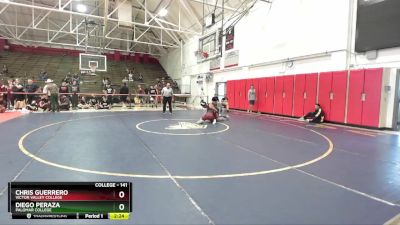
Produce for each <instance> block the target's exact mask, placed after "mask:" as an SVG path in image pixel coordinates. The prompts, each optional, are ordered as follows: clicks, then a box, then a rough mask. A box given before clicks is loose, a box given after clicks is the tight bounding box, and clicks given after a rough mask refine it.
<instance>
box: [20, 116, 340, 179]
mask: <svg viewBox="0 0 400 225" xmlns="http://www.w3.org/2000/svg"><path fill="white" fill-rule="evenodd" d="M106 116H110V115H106ZM99 117H105V116H99ZM93 118H96V117H92V118H81V119H73V120H65V121H61V122H56V123H51V124H47V125H44V126H41V127H39V128H36V129H34V130H31V131H29V132H27V133H26V134H24V135H23V136H22V137H21V138H20V139H19V141H18V147H19V149H20V150H21V151H22V152H23V153H24V154H25V155H27V156H29V157H31V158H33V159H35V160H36V161H38V162H41V163H43V164H46V165H49V166H54V167H57V168H61V169H66V170H71V171H77V172H83V173H91V174H99V175H107V176H118V177H134V178H151V179H168V178H175V179H216V178H233V177H245V176H256V175H263V174H269V173H276V172H282V171H286V170H290V169H295V168H300V167H304V166H307V165H310V164H313V163H315V162H318V161H320V160H321V159H323V158H325V157H327V156H328V155H329V154H331V153H332V151H333V143H332V141H331V140H330V139H329V138H328V137H326V136H325V135H323V134H321V133H319V132H317V131H314V130H310V129H306V128H304V127H300V126H297V125H293V124H288V123H285V124H288V125H292V126H296V127H300V128H302V129H305V130H309V131H311V132H313V133H316V134H318V135H320V136H321V137H323V138H324V139H325V140H326V141H327V142H328V144H329V147H328V149H327V151H326V152H325V153H324V154H322V155H321V156H319V157H317V158H315V159H312V160H310V161H307V162H304V163H301V164H297V165H293V166H286V167H282V168H278V169H272V170H263V171H256V172H248V173H233V174H220V175H202V176H201V175H200V176H178V175H177V176H168V175H147V174H133V173H115V172H106V171H97V170H88V169H81V168H76V167H72V166H66V165H62V164H58V163H53V162H49V161H47V160H45V159H42V158H40V157H38V156H36V155H34V154H32V153H30V152H29V151H28V150H27V149H26V148H25V146H24V144H23V143H24V140H25V138H26V137H28V136H29V135H30V134H32V133H34V132H36V131H38V130H41V129H43V128H46V127H50V126H53V125H57V124H61V123H66V122H71V121H77V120H83V119H93ZM280 123H282V122H280Z"/></svg>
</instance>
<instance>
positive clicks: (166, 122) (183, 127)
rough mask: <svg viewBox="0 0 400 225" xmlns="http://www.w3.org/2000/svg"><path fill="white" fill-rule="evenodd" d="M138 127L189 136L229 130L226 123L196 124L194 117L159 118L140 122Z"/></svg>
mask: <svg viewBox="0 0 400 225" xmlns="http://www.w3.org/2000/svg"><path fill="white" fill-rule="evenodd" d="M136 129H138V130H140V131H143V132H147V133H151V134H161V135H184V136H188V135H206V134H218V133H222V132H225V131H227V130H229V126H228V125H227V124H225V123H217V124H215V125H213V124H211V123H204V124H196V122H195V120H193V119H159V120H147V121H143V122H141V123H138V124H136Z"/></svg>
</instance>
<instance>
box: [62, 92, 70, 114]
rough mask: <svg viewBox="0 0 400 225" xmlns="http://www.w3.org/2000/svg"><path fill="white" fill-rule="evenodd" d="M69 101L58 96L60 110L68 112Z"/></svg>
mask: <svg viewBox="0 0 400 225" xmlns="http://www.w3.org/2000/svg"><path fill="white" fill-rule="evenodd" d="M70 104H71V101H70V100H69V98H68V97H67V96H66V95H61V96H60V110H63V111H68V110H69V107H70Z"/></svg>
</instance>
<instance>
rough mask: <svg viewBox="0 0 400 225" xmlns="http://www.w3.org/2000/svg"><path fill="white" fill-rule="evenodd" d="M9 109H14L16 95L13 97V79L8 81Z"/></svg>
mask: <svg viewBox="0 0 400 225" xmlns="http://www.w3.org/2000/svg"><path fill="white" fill-rule="evenodd" d="M7 82H8V85H7V109H8V110H11V109H13V108H14V95H13V93H12V92H13V88H14V81H13V80H12V79H8V80H7Z"/></svg>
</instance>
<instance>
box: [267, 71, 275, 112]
mask: <svg viewBox="0 0 400 225" xmlns="http://www.w3.org/2000/svg"><path fill="white" fill-rule="evenodd" d="M266 79H267V95H266V98H267V99H266V100H265V102H266V108H265V112H266V113H273V112H274V94H275V77H268V78H266Z"/></svg>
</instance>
